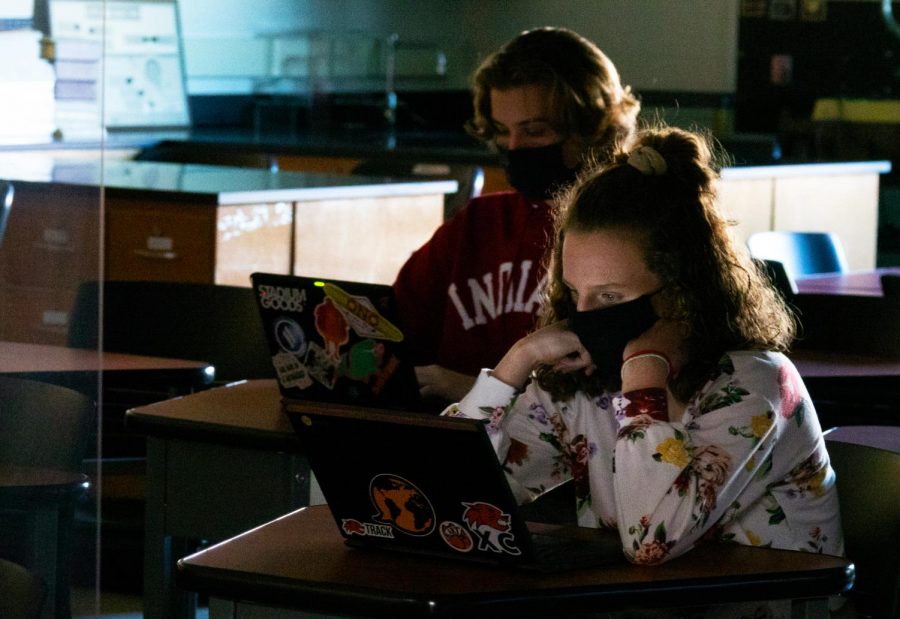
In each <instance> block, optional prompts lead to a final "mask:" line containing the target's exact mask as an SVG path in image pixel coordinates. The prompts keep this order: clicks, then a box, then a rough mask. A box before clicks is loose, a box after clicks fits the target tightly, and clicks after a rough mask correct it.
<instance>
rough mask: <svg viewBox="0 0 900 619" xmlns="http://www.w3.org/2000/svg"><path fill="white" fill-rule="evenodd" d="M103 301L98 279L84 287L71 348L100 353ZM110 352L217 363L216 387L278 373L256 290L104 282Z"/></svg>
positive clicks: (106, 344)
mask: <svg viewBox="0 0 900 619" xmlns="http://www.w3.org/2000/svg"><path fill="white" fill-rule="evenodd" d="M99 298H100V287H99V284H98V282H96V281H89V282H83V283H82V284H81V285H80V286H79V288H78V291H77V293H76V296H75V303H74V307H73V310H72V315H71V318H70V323H69V324H70V326H69V334H68V345H69V346H72V347H74V348H97V346H98V344H99V341H100V338H99V335H100V334H99V332H98V325H99V320H98V315H99V311H98V308H99V306H98V303H99ZM103 349H104V350H106V351H109V352H121V353H131V354H137V355H150V356H155V357H170V358H176V359H194V360H197V361H207V362H209V363H211V364H213V365H214V366H215V370H216V381H215V382H216V383H217V384H224V383H227V382H232V381H235V380H242V379H245V378H274V376H275V372H274V370H273V368H272V362H271V358H270V356H269V349H268V345H267V344H266V339H265V335H264V331H263V327H262V322H261V321H260V318H259V310H258V309H257V307H256V300H255V299H254V296H253V291H252V289H251V288H249V287H248V288H243V287H239V286H221V285H216V284H199V283H187V282H156V281H124V280H122V281H107V282H104V283H103Z"/></svg>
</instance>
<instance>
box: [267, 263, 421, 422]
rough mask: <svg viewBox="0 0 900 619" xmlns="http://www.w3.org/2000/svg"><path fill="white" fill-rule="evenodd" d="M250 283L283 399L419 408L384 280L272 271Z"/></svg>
mask: <svg viewBox="0 0 900 619" xmlns="http://www.w3.org/2000/svg"><path fill="white" fill-rule="evenodd" d="M250 281H251V284H252V287H253V290H254V293H255V294H254V296H255V298H256V304H257V307H258V308H259V312H260V318H261V319H262V324H263V328H264V329H265V333H266V339H267V342H268V346H269V352H270V354H271V355H272V365H273V366H274V368H275V376H276V378H277V380H278V387H279V390H280V391H281V396H282V398H283V399H287V400H304V401H315V402H332V403H339V404H351V405H359V406H366V407H374V408H389V409H397V410H419V409H421V408H422V406H423V403H422V401H421V397H420V394H419V385H418V382H417V381H416V375H415V371H414V368H413V363H412V361H411V360H410V359H409V357H408V355H407V353H406V343H405V342H404V336H403V331H402V330H401V329H400V327H399V322H398V320H397V309H396V300H395V297H394V290H393V288H392V287H391V286H387V285H384V284H369V283H363V282H348V281H340V280H332V279H322V278H315V277H302V276H296V275H280V274H275V273H253V274H252V275H251V276H250Z"/></svg>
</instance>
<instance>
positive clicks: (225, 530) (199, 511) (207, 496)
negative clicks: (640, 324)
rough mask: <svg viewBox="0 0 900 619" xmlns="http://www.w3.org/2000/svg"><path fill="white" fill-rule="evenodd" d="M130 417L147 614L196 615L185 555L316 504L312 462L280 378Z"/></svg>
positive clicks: (857, 376) (820, 358) (811, 363)
mask: <svg viewBox="0 0 900 619" xmlns="http://www.w3.org/2000/svg"><path fill="white" fill-rule="evenodd" d="M792 358H793V359H794V361H795V363H796V364H797V366H798V368H799V369H800V373H801V375H803V376H804V377H807V376H809V377H811V378H813V379H817V380H821V381H828V380H833V379H835V378H837V379H846V380H847V381H853V380H869V379H872V380H878V381H881V382H884V381H893V382H897V381H896V378H897V377H898V376H900V361H896V360H884V359H880V358H874V357H866V356H858V355H857V356H854V355H829V354H827V353H822V352H813V351H805V352H802V353H798V354H797V355H796V356H794V357H792ZM125 420H126V425H127V426H128V427H129V428H130V429H132V430H135V431H137V432H140V433H142V434H145V435H146V436H147V493H146V500H147V503H146V530H145V538H144V566H145V567H144V589H145V591H152V592H154V595H153V596H152V599H151V598H150V597H147V598H146V599H145V602H144V605H145V607H144V614H145V617H146V618H147V619H155V618H158V617H190V616H191V613H192V610H193V607H194V596H192V595H188V594H186V593H185V592H181V591H178V590H176V589H175V587H174V583H173V580H172V577H173V576H172V575H173V570H174V566H175V559H176V558H177V557H178V556H183V555H185V554H187V553H189V552H191V548H190V547H189V542H190V540H193V539H196V538H205V539H210V540H221V539H225V538H227V537H230V536H232V535H236V534H237V533H239V532H240V531H243V530H246V529H248V528H250V527H253V526H256V525H259V524H262V523H263V522H266V521H267V520H271V519H272V518H274V517H276V516H278V515H280V514H284V513H287V512H288V511H290V510H292V509H296V508H297V507H302V506H304V505H306V504H307V503H308V502H309V501H310V486H309V483H310V479H311V478H310V475H309V469H308V464H307V463H306V460H305V458H303V456H302V452H301V448H300V445H299V442H298V441H297V438H296V435H295V434H294V432H293V429H292V428H291V426H290V423H289V422H288V420H287V418H286V417H285V416H284V415H283V413H282V410H281V400H280V396H279V393H278V387H277V385H276V383H275V381H274V380H265V379H263V380H250V381H242V382H238V383H232V384H230V385H227V386H225V387H218V388H215V389H211V390H208V391H202V392H198V393H194V394H191V395H187V396H183V397H179V398H175V399H172V400H167V401H163V402H157V403H154V404H150V405H147V406H141V407H137V408H133V409H131V410H129V411H128V412H127V413H126V416H125ZM198 497H199V499H198ZM316 501H317V498H316V497H313V502H316ZM179 553H180V554H179Z"/></svg>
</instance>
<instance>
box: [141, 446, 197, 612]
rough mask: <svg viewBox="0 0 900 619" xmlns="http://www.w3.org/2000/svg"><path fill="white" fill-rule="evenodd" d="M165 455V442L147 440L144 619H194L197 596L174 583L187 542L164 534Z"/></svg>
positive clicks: (186, 551) (185, 552)
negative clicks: (177, 561) (178, 560)
mask: <svg viewBox="0 0 900 619" xmlns="http://www.w3.org/2000/svg"><path fill="white" fill-rule="evenodd" d="M166 451H167V444H166V441H165V440H162V439H158V438H154V437H149V436H148V437H147V494H146V507H145V511H144V517H145V521H144V522H145V524H144V618H145V619H193V618H194V617H195V616H196V595H194V594H192V593H188V592H186V591H182V590H180V589H178V587H176V585H175V582H174V574H175V561H176V560H177V559H179V558H181V557H183V556H184V555H185V554H188V552H189V549H188V547H187V544H186V540H183V539H180V538H173V537H171V536H169V535H167V534H166V510H165V505H166V496H165V489H166V458H167V453H166ZM160 506H162V508H161V509H160Z"/></svg>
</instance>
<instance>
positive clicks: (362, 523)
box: [284, 401, 625, 572]
mask: <svg viewBox="0 0 900 619" xmlns="http://www.w3.org/2000/svg"><path fill="white" fill-rule="evenodd" d="M284 410H285V413H286V414H287V416H288V418H289V419H290V421H291V424H292V426H293V428H294V430H295V432H296V433H297V435H298V437H299V440H300V441H301V443H302V446H303V447H304V449H305V453H306V455H307V458H308V459H309V463H310V466H311V468H312V472H313V474H314V476H315V478H316V480H317V481H318V484H319V486H320V488H321V491H322V494H323V495H324V497H325V500H326V502H327V504H328V506H329V508H330V509H331V513H332V515H333V516H334V519H335V522H336V524H337V527H338V529H339V530H340V533H341V535H342V536H343V537H344V539H345V541H346V543H347V544H349V545H351V546H358V547H363V548H373V549H378V550H393V551H401V552H409V553H416V554H422V555H431V556H436V557H441V558H447V559H453V560H463V561H472V562H477V563H487V564H492V565H504V566H513V567H519V568H523V569H528V570H538V571H542V572H554V571H561V570H566V569H573V568H582V567H596V566H600V565H609V564H613V563H622V562H624V560H625V559H624V555H623V553H622V548H621V542H620V540H619V536H618V535H615V534H612V533H611V532H609V531H599V530H595V529H588V528H582V527H574V526H564V525H547V524H539V523H526V522H525V520H524V518H523V517H522V515H521V513H520V511H519V507H518V505H517V504H516V501H515V499H514V497H513V493H512V490H511V489H510V487H509V483H508V482H507V479H506V475H505V473H504V472H503V468H502V466H501V465H500V463H499V462H498V460H497V456H496V453H495V452H494V449H493V447H492V445H491V442H490V439H489V438H488V435H487V431H486V426H485V423H484V422H483V421H479V420H475V419H464V418H460V417H439V416H434V415H423V414H421V413H411V412H396V411H394V412H390V411H384V410H377V409H363V408H360V407H352V406H342V405H326V404H313V403H309V402H295V401H288V402H285V404H284ZM572 509H575V506H574V504H573V505H572Z"/></svg>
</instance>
